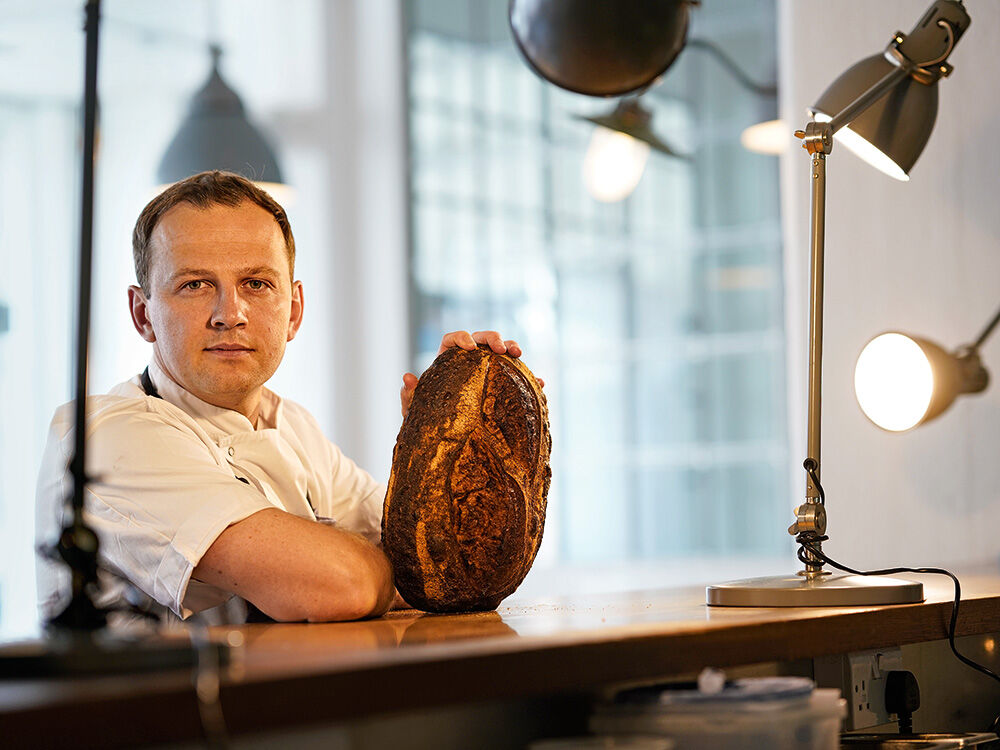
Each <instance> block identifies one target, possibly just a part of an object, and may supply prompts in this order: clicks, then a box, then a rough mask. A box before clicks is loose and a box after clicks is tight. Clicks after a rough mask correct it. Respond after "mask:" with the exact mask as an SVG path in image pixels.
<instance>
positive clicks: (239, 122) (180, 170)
mask: <svg viewBox="0 0 1000 750" xmlns="http://www.w3.org/2000/svg"><path fill="white" fill-rule="evenodd" d="M219 56H220V53H219V50H218V49H213V50H212V72H211V73H210V74H209V77H208V81H206V83H205V85H204V86H202V88H201V89H200V90H199V91H198V93H196V94H195V95H194V98H193V99H192V101H191V106H190V108H189V109H188V113H187V116H186V117H185V118H184V121H183V122H182V123H181V126H180V128H179V129H178V131H177V135H175V136H174V139H173V140H172V141H171V142H170V145H169V146H168V147H167V151H166V153H165V154H164V155H163V159H162V160H161V161H160V166H159V169H158V170H157V179H158V180H159V182H160V183H161V184H169V183H173V182H177V181H178V180H183V179H184V178H185V177H190V176H191V175H193V174H197V173H198V172H203V171H205V170H209V169H221V170H226V171H229V172H236V173H237V174H241V175H243V176H244V177H247V178H249V179H251V180H254V181H255V182H272V183H281V182H283V179H282V175H281V168H280V167H279V166H278V161H277V159H276V158H275V155H274V151H273V150H272V149H271V147H270V146H269V145H268V143H267V141H266V140H264V137H263V136H262V135H261V134H260V132H259V131H258V130H257V129H256V128H255V127H254V126H253V125H251V124H250V122H249V121H248V120H247V116H246V110H245V109H244V107H243V102H242V101H240V97H239V96H238V95H237V94H236V92H235V91H233V89H232V88H230V87H229V85H228V84H227V83H226V82H225V81H224V80H223V79H222V76H221V75H220V74H219Z"/></svg>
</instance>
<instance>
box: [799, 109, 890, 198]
mask: <svg viewBox="0 0 1000 750" xmlns="http://www.w3.org/2000/svg"><path fill="white" fill-rule="evenodd" d="M814 118H815V120H816V122H829V121H830V119H831V118H830V116H829V115H825V114H823V113H822V112H817V113H816V114H815V115H814ZM833 137H834V138H835V139H836V140H837V141H838V142H839V143H843V144H844V148H846V149H847V150H848V151H850V152H851V153H853V154H854V155H855V156H857V157H858V158H860V159H863V160H864V161H866V162H868V163H869V164H871V165H872V166H873V167H875V169H877V170H878V171H879V172H882V173H883V174H887V175H889V176H890V177H892V178H893V179H895V180H899V181H900V182H909V181H910V176H909V175H908V174H906V172H904V171H903V170H902V169H900V168H899V165H897V164H896V162H894V161H893V160H892V159H890V158H889V157H888V156H886V155H885V154H884V153H882V152H881V151H879V150H878V149H877V148H875V147H874V146H873V145H872V144H871V143H869V142H868V141H866V140H865V139H864V138H862V137H861V136H860V135H858V134H857V133H855V132H854V131H853V130H851V126H850V125H846V126H844V127H842V128H841V129H840V130H838V131H837V132H836V133H834V134H833Z"/></svg>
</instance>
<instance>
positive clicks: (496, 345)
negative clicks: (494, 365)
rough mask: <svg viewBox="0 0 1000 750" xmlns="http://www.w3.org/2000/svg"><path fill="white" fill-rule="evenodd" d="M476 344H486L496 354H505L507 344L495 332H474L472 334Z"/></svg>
mask: <svg viewBox="0 0 1000 750" xmlns="http://www.w3.org/2000/svg"><path fill="white" fill-rule="evenodd" d="M472 338H473V339H475V341H476V343H477V344H486V345H487V346H488V347H489V348H490V349H492V350H493V351H495V352H496V353H497V354H506V353H507V344H505V343H504V340H503V336H501V335H500V334H499V333H497V332H496V331H476V332H475V333H474V334H472Z"/></svg>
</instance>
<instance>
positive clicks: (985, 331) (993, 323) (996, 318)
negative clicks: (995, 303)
mask: <svg viewBox="0 0 1000 750" xmlns="http://www.w3.org/2000/svg"><path fill="white" fill-rule="evenodd" d="M997 323H1000V310H997V314H996V315H994V316H993V320H991V321H990V322H989V323H987V324H986V328H984V329H983V332H982V333H981V334H979V338H977V339H976V343H974V344H973V345H972V347H971V348H972V349H973V350H976V349H978V348H979V347H980V346H982V345H983V342H984V341H986V339H987V338H989V336H990V334H991V333H993V329H994V328H996V327H997Z"/></svg>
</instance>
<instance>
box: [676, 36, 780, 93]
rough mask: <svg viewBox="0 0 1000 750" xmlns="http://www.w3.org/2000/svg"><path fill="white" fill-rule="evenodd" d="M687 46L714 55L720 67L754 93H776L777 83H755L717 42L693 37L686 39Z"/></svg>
mask: <svg viewBox="0 0 1000 750" xmlns="http://www.w3.org/2000/svg"><path fill="white" fill-rule="evenodd" d="M687 46H688V47H694V48H697V49H703V50H705V51H706V52H708V53H709V54H710V55H712V57H714V58H715V59H716V60H718V61H719V62H720V63H721V64H722V67H724V68H725V69H726V70H728V71H729V72H730V73H731V74H732V76H733V78H735V79H736V80H737V81H739V83H740V85H741V86H743V87H744V88H747V89H750V90H751V91H753V92H754V93H755V94H760V95H761V96H777V95H778V86H777V84H774V83H757V82H756V81H754V80H753V79H751V78H750V76H748V75H747V74H746V73H744V72H743V68H741V67H740V66H739V65H737V63H736V62H735V61H734V60H733V59H732V58H731V57H729V55H727V54H726V53H725V52H724V51H723V49H722V48H721V47H719V46H718V45H717V44H714V43H713V42H709V41H708V40H706V39H697V38H694V39H688V40H687Z"/></svg>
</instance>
